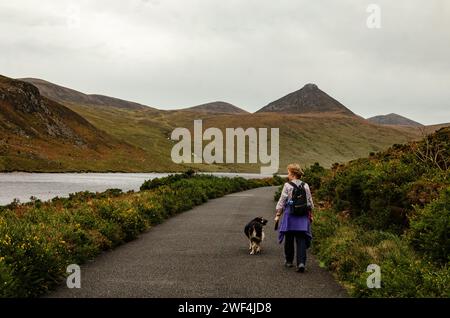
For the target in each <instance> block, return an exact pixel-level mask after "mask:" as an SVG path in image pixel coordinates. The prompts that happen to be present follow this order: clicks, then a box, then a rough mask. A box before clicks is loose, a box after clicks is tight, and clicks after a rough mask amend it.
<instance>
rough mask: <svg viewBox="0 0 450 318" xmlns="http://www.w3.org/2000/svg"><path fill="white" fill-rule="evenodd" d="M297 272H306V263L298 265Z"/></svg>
mask: <svg viewBox="0 0 450 318" xmlns="http://www.w3.org/2000/svg"><path fill="white" fill-rule="evenodd" d="M297 272H299V273H304V272H305V264H303V263H300V265H298V266H297Z"/></svg>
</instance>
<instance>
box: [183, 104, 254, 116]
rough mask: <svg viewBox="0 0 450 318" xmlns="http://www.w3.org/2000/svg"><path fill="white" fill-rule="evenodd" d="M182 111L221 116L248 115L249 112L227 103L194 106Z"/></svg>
mask: <svg viewBox="0 0 450 318" xmlns="http://www.w3.org/2000/svg"><path fill="white" fill-rule="evenodd" d="M180 110H182V111H184V110H189V111H198V112H206V113H216V114H218V113H221V114H248V112H247V111H245V110H243V109H241V108H239V107H237V106H234V105H232V104H229V103H226V102H220V101H218V102H212V103H206V104H202V105H198V106H193V107H189V108H183V109H180Z"/></svg>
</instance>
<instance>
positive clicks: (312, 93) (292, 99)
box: [257, 84, 356, 116]
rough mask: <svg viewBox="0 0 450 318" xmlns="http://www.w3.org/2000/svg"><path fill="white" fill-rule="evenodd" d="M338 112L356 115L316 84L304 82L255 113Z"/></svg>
mask: <svg viewBox="0 0 450 318" xmlns="http://www.w3.org/2000/svg"><path fill="white" fill-rule="evenodd" d="M262 112H277V113H295V114H303V113H324V112H327V113H330V112H332V113H340V114H344V115H349V116H356V115H355V114H354V113H353V112H352V111H351V110H350V109H348V108H347V107H345V106H344V105H342V104H341V103H340V102H338V101H337V100H335V99H334V98H333V97H331V96H329V95H328V94H326V93H325V92H323V91H322V90H320V89H319V87H318V86H317V85H316V84H306V85H305V86H303V88H301V89H299V90H298V91H295V92H293V93H290V94H288V95H286V96H284V97H282V98H280V99H277V100H276V101H273V102H271V103H270V104H268V105H267V106H264V107H263V108H261V109H260V110H258V111H257V113H262Z"/></svg>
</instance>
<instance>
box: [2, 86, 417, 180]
mask: <svg viewBox="0 0 450 318" xmlns="http://www.w3.org/2000/svg"><path fill="white" fill-rule="evenodd" d="M27 81H30V82H31V83H34V84H35V85H36V86H37V87H38V88H39V89H40V90H41V93H42V94H43V95H45V96H47V97H49V98H51V99H55V100H58V101H60V102H62V103H63V105H64V106H66V107H68V108H69V109H70V110H72V111H74V112H75V113H76V114H78V115H76V114H75V113H73V112H71V114H69V113H68V112H70V110H69V109H67V108H65V107H64V106H62V105H60V104H58V103H56V102H53V101H52V100H50V99H46V98H44V97H42V99H45V100H46V101H47V103H48V104H51V105H53V106H52V107H53V109H55V110H56V109H59V110H61V111H62V110H63V109H64V111H62V113H63V114H66V115H65V116H62V115H61V116H60V117H58V118H59V120H57V121H56V122H57V123H59V124H61V125H66V126H68V127H72V128H71V129H72V130H70V131H71V132H73V134H72V135H73V136H76V138H78V139H76V138H75V139H73V138H72V135H70V134H69V135H67V134H66V135H64V136H63V135H60V136H59V137H58V136H53V135H49V134H48V133H44V134H40V135H39V136H35V135H33V134H31V135H30V134H28V137H26V136H25V135H23V134H22V135H21V134H17V133H14V132H13V130H11V129H10V127H9V126H8V125H9V124H10V122H11V120H10V118H9V119H8V118H6V117H8V116H7V115H5V114H6V113H5V111H3V112H0V127H2V126H3V128H4V131H5V132H4V133H3V138H1V139H0V170H3V171H5V170H6V171H12V170H25V171H80V170H84V171H132V172H134V171H174V172H175V171H182V170H185V169H188V168H194V169H198V170H202V171H236V172H259V171H260V165H259V164H212V165H207V164H203V165H199V164H174V163H173V162H172V160H171V158H170V153H171V149H172V147H173V145H174V144H175V142H173V141H172V140H170V135H171V132H172V131H173V129H174V128H176V127H186V128H188V129H190V130H191V132H192V130H193V121H194V120H195V119H203V126H204V129H206V128H208V127H218V128H221V129H222V132H223V133H224V132H225V128H238V127H243V128H249V127H253V128H263V127H264V128H279V129H280V169H281V170H280V171H281V172H283V171H284V169H285V166H286V165H287V164H288V163H290V162H293V161H296V162H300V163H301V164H302V165H305V166H308V165H311V164H312V163H314V162H319V163H320V164H321V165H323V166H326V167H329V166H331V165H332V164H333V163H335V162H339V163H342V162H347V161H349V160H352V159H356V158H359V157H365V156H368V155H369V154H370V153H371V152H377V151H380V150H383V149H386V148H387V147H389V146H391V145H392V144H395V143H404V142H407V141H409V140H412V139H415V138H419V137H420V136H421V134H422V131H421V129H418V128H414V127H404V126H384V125H376V124H373V123H370V122H368V121H366V120H364V119H362V118H361V117H359V116H356V115H354V114H353V113H351V112H350V111H349V110H348V109H347V108H345V106H343V105H341V104H340V103H339V102H337V101H336V100H334V99H331V97H329V96H328V95H326V94H325V93H324V92H322V91H320V90H319V89H318V88H317V87H315V86H314V85H309V86H308V85H306V86H305V88H303V89H301V90H299V91H297V92H294V93H292V94H290V95H288V96H289V98H287V99H286V98H282V99H280V100H281V101H283V103H281V104H282V107H281V106H280V107H281V108H280V109H279V107H278V106H277V105H272V106H273V107H275V106H277V107H278V108H277V107H275V108H276V109H272V110H273V112H257V113H255V114H250V113H223V110H224V107H225V106H226V107H225V108H226V109H228V111H230V105H228V104H225V106H224V104H223V103H220V104H219V105H216V104H217V103H213V104H212V106H211V104H208V105H206V106H205V105H201V107H194V108H191V109H183V110H174V111H164V110H158V109H155V108H151V107H145V106H143V105H139V104H136V103H132V102H128V101H122V100H118V99H114V98H111V97H107V96H99V95H87V94H84V93H81V92H78V91H75V90H72V89H69V88H65V87H62V86H59V85H55V84H53V83H49V82H46V81H42V80H37V79H27ZM17 82H20V81H16V83H17ZM20 83H24V82H20ZM24 84H26V83H24ZM27 85H28V89H31V88H30V87H33V88H34V86H32V85H30V84H27ZM35 89H36V88H34V90H35ZM7 94H9V92H7ZM37 94H39V93H37ZM15 98H17V96H16V97H15ZM39 98H41V97H39ZM13 100H14V98H13ZM18 100H20V99H18ZM16 102H17V101H16ZM289 105H290V106H289ZM203 106H205V107H206V108H205V107H203ZM288 106H289V107H291V106H292V107H291V108H292V109H291V110H292V111H295V110H302V113H295V112H294V113H292V112H291V113H286V112H284V111H283V109H284V108H285V107H288ZM297 106H298V107H297ZM300 106H302V107H300ZM303 106H304V107H303ZM306 106H307V107H306ZM273 107H272V108H273ZM299 107H300V108H301V109H300V108H299ZM305 107H306V108H305ZM289 109H290V108H289ZM311 109H312V111H313V112H310V113H304V112H306V111H308V110H311ZM55 112H56V113H57V111H55ZM41 113H44V114H45V110H41ZM9 114H10V115H11V114H13V115H14V116H15V117H20V118H21V119H20V120H19V121H18V120H16V121H15V122H16V127H17V128H18V129H19V130H24V129H25V130H27V129H28V130H29V126H30V123H33V122H39V120H36V118H38V117H39V116H44V114H37V113H36V114H34V116H35V118H34V119H32V118H31V117H29V116H28V117H26V116H25V117H24V115H23V112H20V111H19V112H18V111H17V109H14V108H12V111H10V112H9ZM1 116H3V117H1ZM5 116H6V117H5ZM36 116H37V117H36ZM46 116H47V117H51V116H52V115H48V114H47V115H45V116H44V117H46ZM10 117H11V116H10ZM2 118H3V120H2ZM39 118H40V117H39ZM66 123H67V124H66ZM72 123H73V124H72ZM61 125H60V126H61ZM44 126H45V125H44ZM47 126H48V125H47ZM47 126H45V127H40V128H39V129H38V130H40V131H44V132H45V131H47V130H48V129H47V128H48V127H47ZM50 126H52V125H50ZM56 126H57V127H58V125H56ZM424 129H425V128H424ZM58 131H60V132H67V131H69V130H67V129H59V130H58V129H57V130H54V129H53V130H50V132H56V133H57V132H58ZM47 132H48V131H47ZM224 135H225V134H224ZM24 138H26V139H24ZM71 138H72V139H71ZM82 140H84V141H82ZM224 141H225V140H224ZM204 144H206V142H204Z"/></svg>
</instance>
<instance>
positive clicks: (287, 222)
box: [277, 180, 314, 246]
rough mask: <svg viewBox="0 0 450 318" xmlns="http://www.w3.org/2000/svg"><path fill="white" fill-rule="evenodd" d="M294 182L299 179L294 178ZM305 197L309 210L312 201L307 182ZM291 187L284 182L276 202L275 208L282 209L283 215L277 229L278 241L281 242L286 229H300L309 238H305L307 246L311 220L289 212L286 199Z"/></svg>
mask: <svg viewBox="0 0 450 318" xmlns="http://www.w3.org/2000/svg"><path fill="white" fill-rule="evenodd" d="M293 182H294V183H295V184H297V185H299V184H300V182H301V181H300V180H294V181H293ZM304 186H305V190H306V197H307V201H308V206H309V207H310V208H311V210H312V209H313V208H314V203H313V201H312V196H311V191H310V189H309V186H308V184H306V183H305V185H304ZM292 190H293V187H292V186H291V185H290V184H289V183H285V184H284V187H283V191H282V192H281V196H280V199H279V201H278V204H277V209H280V208H281V209H283V216H282V218H281V222H280V226H279V229H278V231H279V232H278V241H279V243H280V244H281V243H282V242H283V239H284V234H285V233H286V232H288V231H302V232H305V234H306V236H307V237H308V238H309V239H308V240H307V246H309V244H310V241H311V240H312V232H311V222H310V220H309V216H308V215H304V216H297V215H293V214H292V213H291V209H292V206H290V205H288V204H286V202H287V201H288V199H290V198H291V197H292Z"/></svg>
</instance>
